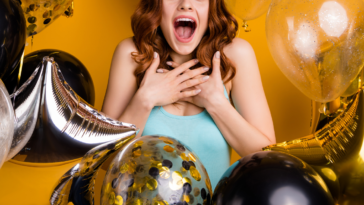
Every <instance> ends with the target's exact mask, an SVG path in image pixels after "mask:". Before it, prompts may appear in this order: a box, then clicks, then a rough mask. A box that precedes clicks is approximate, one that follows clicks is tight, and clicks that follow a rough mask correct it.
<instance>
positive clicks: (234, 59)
mask: <svg viewBox="0 0 364 205" xmlns="http://www.w3.org/2000/svg"><path fill="white" fill-rule="evenodd" d="M223 52H224V54H225V56H226V57H227V58H229V60H230V61H231V63H232V64H233V65H234V67H235V69H236V75H235V77H234V79H233V80H232V81H229V82H228V83H226V84H225V87H226V90H227V91H228V93H230V92H231V90H232V87H233V84H234V83H233V82H235V81H237V80H236V79H237V78H239V76H242V75H244V73H247V72H249V70H251V69H254V67H257V66H254V64H256V58H255V54H254V50H253V48H252V46H251V45H250V43H249V42H248V41H246V40H244V39H241V38H234V39H233V41H232V42H231V43H230V44H229V45H227V46H225V47H224V50H223ZM252 65H253V66H252ZM238 81H239V80H238Z"/></svg>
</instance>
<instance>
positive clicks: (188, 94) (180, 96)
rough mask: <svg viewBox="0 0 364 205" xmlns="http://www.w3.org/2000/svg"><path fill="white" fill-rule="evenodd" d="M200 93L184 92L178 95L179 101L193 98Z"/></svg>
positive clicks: (199, 90) (193, 91)
mask: <svg viewBox="0 0 364 205" xmlns="http://www.w3.org/2000/svg"><path fill="white" fill-rule="evenodd" d="M200 92H201V89H196V90H189V91H184V92H181V93H180V94H179V99H183V98H189V97H193V96H195V95H197V94H199V93H200Z"/></svg>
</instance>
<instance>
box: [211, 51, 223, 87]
mask: <svg viewBox="0 0 364 205" xmlns="http://www.w3.org/2000/svg"><path fill="white" fill-rule="evenodd" d="M220 58H221V54H220V51H217V52H216V53H215V55H214V57H213V59H212V73H211V75H212V76H213V77H214V78H217V79H219V80H221V71H220Z"/></svg>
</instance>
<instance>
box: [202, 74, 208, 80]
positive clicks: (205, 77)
mask: <svg viewBox="0 0 364 205" xmlns="http://www.w3.org/2000/svg"><path fill="white" fill-rule="evenodd" d="M209 78H210V76H208V75H206V76H204V77H203V78H202V80H207V79H209Z"/></svg>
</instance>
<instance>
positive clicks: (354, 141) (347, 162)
mask: <svg viewBox="0 0 364 205" xmlns="http://www.w3.org/2000/svg"><path fill="white" fill-rule="evenodd" d="M348 103H349V104H348V105H347V106H346V108H345V110H344V111H343V112H342V113H341V114H340V113H339V114H338V115H337V117H336V118H334V119H333V120H327V121H326V125H324V126H323V127H322V128H321V129H320V130H318V131H316V132H315V133H314V134H312V135H309V136H306V137H303V138H299V139H295V140H292V141H286V142H282V143H278V144H275V145H270V146H268V147H265V148H263V150H274V151H281V152H286V153H289V154H292V155H295V156H296V157H299V158H301V159H302V160H304V161H305V162H307V163H309V164H311V165H315V166H319V167H320V169H325V170H327V173H326V174H325V175H327V177H326V178H328V179H330V178H331V181H332V182H333V183H334V182H335V180H337V179H338V183H339V186H340V189H339V190H340V192H339V194H338V196H334V197H335V198H338V201H337V202H336V203H337V204H340V205H344V204H363V203H364V180H363V179H364V172H363V170H364V155H363V153H364V146H363V142H364V141H363V139H364V126H363V124H364V121H363V119H364V109H363V108H364V107H363V104H364V95H363V90H362V89H361V90H360V91H359V92H358V93H357V94H356V95H354V96H353V97H351V98H349V99H348ZM329 169H331V170H332V171H329ZM335 186H336V185H335ZM330 187H331V186H329V188H330Z"/></svg>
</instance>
